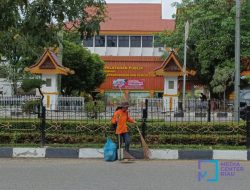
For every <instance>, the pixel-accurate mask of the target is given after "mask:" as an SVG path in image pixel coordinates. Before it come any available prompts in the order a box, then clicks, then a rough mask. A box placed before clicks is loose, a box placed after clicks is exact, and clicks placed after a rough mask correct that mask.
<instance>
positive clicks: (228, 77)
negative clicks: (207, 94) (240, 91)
mask: <svg viewBox="0 0 250 190" xmlns="http://www.w3.org/2000/svg"><path fill="white" fill-rule="evenodd" d="M230 64H231V62H228V65H225V66H223V67H220V66H218V67H216V69H215V72H214V80H212V81H211V82H210V85H211V87H212V90H213V92H214V93H219V94H220V93H223V99H224V101H225V99H226V89H227V87H229V86H231V85H232V84H233V78H232V76H233V73H234V69H233V68H232V67H231V66H230Z"/></svg>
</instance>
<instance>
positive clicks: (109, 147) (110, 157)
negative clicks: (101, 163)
mask: <svg viewBox="0 0 250 190" xmlns="http://www.w3.org/2000/svg"><path fill="white" fill-rule="evenodd" d="M103 149H104V160H105V161H115V160H116V144H115V143H114V142H113V141H112V139H111V138H109V137H108V138H107V142H106V143H105V145H104V148H103Z"/></svg>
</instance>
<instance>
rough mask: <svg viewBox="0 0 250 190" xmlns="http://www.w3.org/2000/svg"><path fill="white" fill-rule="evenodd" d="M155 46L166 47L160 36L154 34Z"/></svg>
mask: <svg viewBox="0 0 250 190" xmlns="http://www.w3.org/2000/svg"><path fill="white" fill-rule="evenodd" d="M154 47H164V45H163V44H162V43H161V41H160V37H159V36H154Z"/></svg>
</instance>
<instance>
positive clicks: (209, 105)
mask: <svg viewBox="0 0 250 190" xmlns="http://www.w3.org/2000/svg"><path fill="white" fill-rule="evenodd" d="M207 103H208V109H207V121H208V122H210V121H211V102H210V100H208V101H207Z"/></svg>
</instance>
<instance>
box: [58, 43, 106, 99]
mask: <svg viewBox="0 0 250 190" xmlns="http://www.w3.org/2000/svg"><path fill="white" fill-rule="evenodd" d="M63 46H64V47H63V65H64V66H65V67H68V68H70V69H73V70H74V71H75V74H74V75H71V76H63V77H62V91H63V93H64V94H66V95H71V94H74V93H75V94H77V95H79V94H80V93H81V92H91V91H93V90H95V89H96V88H97V87H98V86H100V85H101V84H102V83H103V81H104V80H105V72H104V62H103V61H102V60H101V59H100V57H99V56H98V55H96V54H91V53H90V52H89V50H87V49H85V48H84V47H82V45H77V44H75V43H72V42H69V41H67V40H65V41H64V43H63Z"/></svg>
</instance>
